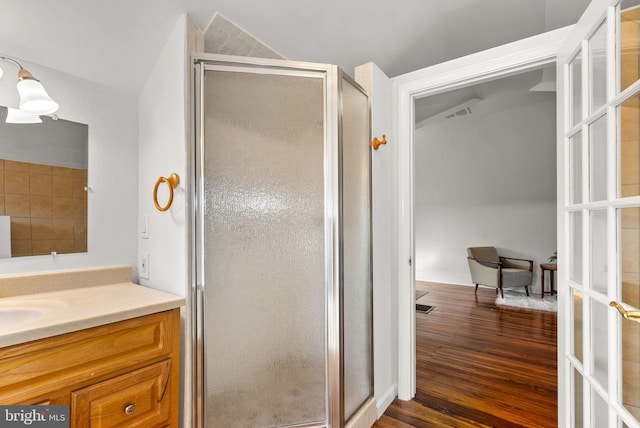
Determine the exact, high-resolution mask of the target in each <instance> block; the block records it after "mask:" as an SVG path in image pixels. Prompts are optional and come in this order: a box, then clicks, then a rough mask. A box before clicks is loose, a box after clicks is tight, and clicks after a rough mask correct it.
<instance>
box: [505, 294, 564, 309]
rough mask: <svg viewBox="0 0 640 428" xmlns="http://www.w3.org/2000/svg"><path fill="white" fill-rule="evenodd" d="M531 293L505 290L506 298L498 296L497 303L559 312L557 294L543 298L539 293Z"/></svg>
mask: <svg viewBox="0 0 640 428" xmlns="http://www.w3.org/2000/svg"><path fill="white" fill-rule="evenodd" d="M529 294H530V295H529V296H528V297H527V295H526V294H525V293H520V292H517V291H510V290H505V291H504V299H503V298H502V297H500V295H499V294H498V297H497V298H496V305H503V306H513V307H517V308H522V309H533V310H536V311H546V312H557V311H558V300H557V299H556V296H545V297H544V299H541V298H540V296H538V295H533V294H531V293H529Z"/></svg>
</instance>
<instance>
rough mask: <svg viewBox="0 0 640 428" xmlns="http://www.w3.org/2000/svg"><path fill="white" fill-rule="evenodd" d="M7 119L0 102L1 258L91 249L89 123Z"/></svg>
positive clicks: (47, 119) (46, 118)
mask: <svg viewBox="0 0 640 428" xmlns="http://www.w3.org/2000/svg"><path fill="white" fill-rule="evenodd" d="M6 117H7V108H6V107H2V106H0V258H7V257H21V256H36V255H48V254H52V253H57V254H68V253H84V252H87V176H88V139H89V127H88V125H85V124H81V123H76V122H71V121H68V120H63V119H58V118H57V117H55V116H52V117H49V116H42V117H41V119H42V123H37V124H13V123H6V122H5V119H6Z"/></svg>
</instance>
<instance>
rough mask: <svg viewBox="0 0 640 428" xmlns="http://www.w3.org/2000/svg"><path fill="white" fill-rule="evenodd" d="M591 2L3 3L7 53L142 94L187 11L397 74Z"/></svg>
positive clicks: (1, 42) (526, 30) (296, 48)
mask: <svg viewBox="0 0 640 428" xmlns="http://www.w3.org/2000/svg"><path fill="white" fill-rule="evenodd" d="M587 3H588V1H587V0H562V1H558V0H488V1H487V0H456V1H451V0H403V1H401V2H398V1H394V0H375V1H372V0H348V1H345V0H269V1H266V0H91V1H87V0H55V1H52V0H24V1H15V0H0V5H1V6H2V9H1V10H2V13H1V14H0V54H5V55H8V56H13V57H16V58H20V59H24V60H26V61H31V62H34V63H38V64H42V65H44V66H47V67H50V68H53V69H56V70H59V71H63V72H66V73H70V74H73V75H76V76H79V77H82V78H84V79H87V80H91V81H94V82H98V83H101V84H104V85H107V86H109V87H113V88H116V89H118V90H124V91H135V92H137V91H139V89H140V88H141V86H142V85H143V84H144V82H145V80H146V78H147V76H148V74H149V72H150V70H151V69H152V67H153V65H154V62H155V60H156V58H157V57H158V55H159V53H160V52H161V50H162V48H163V47H164V44H165V42H166V40H167V38H168V36H169V34H170V31H171V30H172V29H173V27H174V25H175V23H176V21H177V19H178V17H179V16H180V15H181V14H182V13H185V12H186V13H188V14H189V15H190V16H191V18H192V19H193V20H194V22H195V23H196V24H197V25H198V26H199V27H200V28H202V29H204V28H206V26H207V24H208V23H209V21H210V20H211V17H212V16H213V14H214V13H215V12H216V11H218V12H220V13H221V14H223V15H224V16H225V17H227V18H228V19H230V20H231V21H233V22H235V23H236V24H237V25H239V26H241V27H242V28H244V29H245V30H246V31H248V32H249V33H251V34H253V35H254V36H255V37H257V38H258V39H260V40H262V41H263V42H264V43H265V44H267V45H269V46H270V47H272V48H273V49H275V50H276V51H278V52H279V53H281V54H282V55H284V56H285V57H287V58H290V59H295V60H302V61H313V62H326V63H333V64H337V65H339V66H341V67H342V68H343V69H344V70H345V71H347V72H349V73H352V72H353V68H354V67H355V66H357V65H359V64H363V63H366V62H369V61H373V62H375V63H376V64H377V65H378V66H379V67H381V68H382V69H383V70H384V71H385V72H386V73H387V74H388V75H389V76H395V75H398V74H403V73H406V72H409V71H413V70H416V69H419V68H423V67H426V66H428V65H432V64H436V63H438V62H442V61H446V60H448V59H452V58H456V57H459V56H462V55H466V54H469V53H472V52H477V51H480V50H483V49H487V48H490V47H494V46H498V45H501V44H504V43H508V42H511V41H514V40H518V39H521V38H525V37H528V36H532V35H534V34H538V33H541V32H544V31H547V30H550V29H554V28H559V27H562V26H565V25H569V24H572V23H575V22H576V21H577V18H578V17H579V16H580V15H581V14H582V12H583V10H584V9H585V7H586V5H587Z"/></svg>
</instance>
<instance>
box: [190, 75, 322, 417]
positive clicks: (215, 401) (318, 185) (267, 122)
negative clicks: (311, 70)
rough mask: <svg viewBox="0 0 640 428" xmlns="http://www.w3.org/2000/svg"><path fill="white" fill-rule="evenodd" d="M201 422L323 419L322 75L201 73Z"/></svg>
mask: <svg viewBox="0 0 640 428" xmlns="http://www.w3.org/2000/svg"><path fill="white" fill-rule="evenodd" d="M203 95H204V97H203V99H204V117H203V128H204V131H203V132H204V143H203V154H202V156H203V161H202V164H203V166H202V169H203V187H204V190H203V197H202V200H203V205H204V206H203V207H202V209H203V211H204V214H203V216H204V217H203V231H202V234H203V244H202V246H203V250H204V267H203V268H202V269H203V271H204V285H203V287H204V290H205V301H204V306H205V308H204V312H205V314H206V316H205V326H204V355H205V373H206V374H205V379H204V381H205V404H204V407H205V409H206V410H205V423H206V427H267V426H283V425H292V424H303V423H312V422H319V421H325V420H326V419H327V410H326V402H327V388H326V377H327V376H326V366H327V362H326V355H327V346H326V331H327V328H326V300H325V295H326V293H325V243H324V176H323V168H324V151H323V150H324V111H325V108H324V105H323V99H324V80H323V79H322V78H315V77H301V76H292V75H271V74H257V73H256V74H254V73H250V72H246V73H245V72H225V71H211V70H208V71H206V72H205V78H204V94H203Z"/></svg>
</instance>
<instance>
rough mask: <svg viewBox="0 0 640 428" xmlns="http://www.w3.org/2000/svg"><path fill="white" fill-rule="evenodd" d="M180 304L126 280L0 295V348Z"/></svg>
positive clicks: (174, 299)
mask: <svg viewBox="0 0 640 428" xmlns="http://www.w3.org/2000/svg"><path fill="white" fill-rule="evenodd" d="M184 304H185V300H184V298H182V297H178V296H174V295H172V294H169V293H165V292H163V291H159V290H155V289H152V288H147V287H144V286H141V285H137V284H134V283H130V282H128V283H127V282H125V283H116V284H107V285H96V286H89V287H81V288H73V289H64V290H55V291H49V292H43V293H32V294H23V295H16V296H10V297H3V298H0V347H4V346H10V345H15V344H19V343H25V342H29V341H32V340H37V339H42V338H45V337H51V336H56V335H59V334H63V333H69V332H72V331H78V330H82V329H86V328H91V327H97V326H100V325H104V324H109V323H113V322H118V321H123V320H126V319H130V318H136V317H140V316H144V315H149V314H152V313H156V312H162V311H166V310H170V309H174V308H178V307H180V306H184ZM7 309H8V310H10V311H12V312H10V311H7ZM3 310H5V312H4V314H3Z"/></svg>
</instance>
